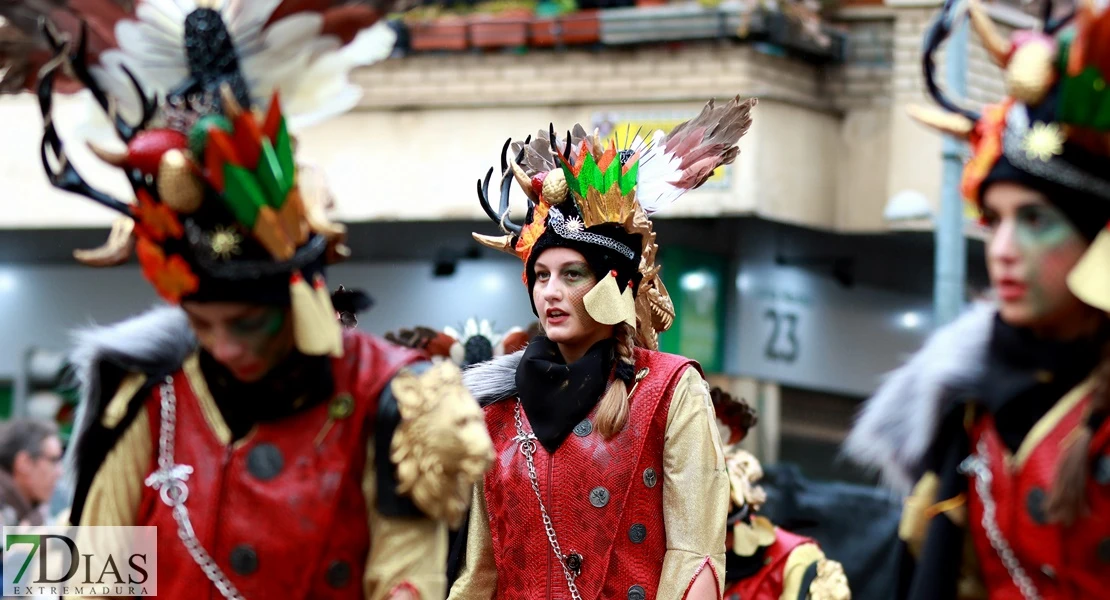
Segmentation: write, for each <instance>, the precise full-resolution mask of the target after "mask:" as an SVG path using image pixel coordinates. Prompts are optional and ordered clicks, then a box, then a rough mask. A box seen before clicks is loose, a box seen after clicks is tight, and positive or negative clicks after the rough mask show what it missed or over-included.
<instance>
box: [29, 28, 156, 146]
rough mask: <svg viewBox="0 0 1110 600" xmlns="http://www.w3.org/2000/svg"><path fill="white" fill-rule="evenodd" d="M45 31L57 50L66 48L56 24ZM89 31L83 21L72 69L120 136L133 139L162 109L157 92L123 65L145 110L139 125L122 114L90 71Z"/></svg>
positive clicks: (48, 41)
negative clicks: (145, 87) (150, 93)
mask: <svg viewBox="0 0 1110 600" xmlns="http://www.w3.org/2000/svg"><path fill="white" fill-rule="evenodd" d="M44 33H45V34H46V40H47V43H49V44H50V47H51V48H52V49H53V50H54V52H55V53H59V52H64V51H65V44H64V42H63V41H62V40H61V39H60V38H59V36H58V35H57V33H55V32H54V31H52V27H49V26H48V27H45V28H44ZM88 33H89V27H88V24H87V23H85V22H84V21H82V22H81V34H80V35H81V37H79V38H78V40H77V49H76V51H75V52H73V53H71V54H69V56H68V59H67V60H68V62H69V66H70V69H71V70H72V72H73V75H74V77H76V78H77V80H78V81H80V82H81V84H82V85H84V86H85V87H86V88H88V90H89V92H91V93H92V96H93V98H95V99H96V103H97V104H99V105H100V108H101V109H103V110H104V112H105V114H107V115H108V118H109V119H111V120H112V122H113V125H114V126H115V128H116V133H117V134H119V137H120V139H122V140H123V141H124V142H130V141H131V139H132V138H134V137H135V134H137V133H139V132H140V131H142V130H143V129H144V128H146V126H147V125H148V124H149V123H150V121H151V119H153V118H154V115H155V111H156V110H157V109H158V99H157V96H147V95H146V93H145V92H144V91H143V87H142V85H140V84H139V80H138V79H136V78H135V74H134V73H132V72H131V70H130V69H128V68H127V66H125V65H120V68H121V69H123V73H124V75H127V79H129V80H130V81H131V85H133V86H135V93H136V94H138V96H139V103H140V106H141V107H142V111H143V112H142V116H141V117H140V118H139V122H138V123H136V124H135V125H132V124H130V123H128V122H127V120H126V119H124V118H123V117H122V116H121V115H120V114H119V111H117V110H116V105H115V100H114V99H113V98H109V97H108V95H107V94H106V93H105V92H104V89H103V88H102V87H100V84H99V83H98V82H97V81H96V79H95V78H94V77H93V76H92V72H90V71H89V62H88V39H89V36H88Z"/></svg>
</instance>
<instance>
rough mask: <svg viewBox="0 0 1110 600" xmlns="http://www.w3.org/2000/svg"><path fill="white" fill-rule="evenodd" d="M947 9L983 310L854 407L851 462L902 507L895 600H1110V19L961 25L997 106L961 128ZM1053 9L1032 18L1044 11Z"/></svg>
mask: <svg viewBox="0 0 1110 600" xmlns="http://www.w3.org/2000/svg"><path fill="white" fill-rule="evenodd" d="M957 4H958V3H957V2H955V1H949V2H947V3H946V4H945V6H944V9H943V10H942V12H941V14H940V16H939V17H938V20H937V22H936V24H935V25H934V28H933V30H932V32H931V33H930V35H929V37H928V38H927V46H926V52H927V54H926V62H925V64H926V69H927V70H926V77H927V78H928V79H929V83H930V89H931V90H932V91H933V94H934V98H936V99H937V101H938V103H940V104H941V105H942V106H944V107H945V108H946V109H947V110H948V112H942V111H933V110H927V109H918V110H916V111H915V116H917V117H918V118H919V119H920V120H922V121H924V122H925V123H926V124H929V125H932V126H934V127H937V128H938V129H941V130H942V131H945V132H947V133H950V134H955V135H960V136H963V137H967V138H969V141H970V142H971V147H972V157H971V160H970V161H969V162H968V163H967V165H966V168H965V170H964V176H963V193H964V196H965V198H966V199H967V200H969V201H971V202H973V203H975V205H976V207H977V208H978V210H979V212H980V214H981V215H982V221H983V224H984V225H985V227H986V229H987V234H988V239H987V242H986V248H987V252H986V258H987V271H988V273H989V275H990V280H991V285H992V288H993V291H994V296H995V298H994V301H993V302H991V303H986V304H980V305H978V306H976V307H974V308H972V309H971V310H969V311H968V312H967V313H965V314H964V315H963V316H961V317H960V318H959V319H958V320H956V321H955V322H954V323H952V324H949V325H947V326H945V327H943V328H941V329H940V330H938V331H937V332H935V333H934V334H933V335H932V337H931V338H930V339H929V340H928V341H927V343H926V345H925V347H924V348H923V349H922V350H921V351H920V352H919V353H918V354H917V355H915V356H914V357H913V358H911V359H910V360H909V361H908V362H907V363H906V364H905V365H904V366H903V367H901V368H900V369H898V370H897V371H895V372H894V373H893V374H892V375H891V376H890V377H889V378H888V379H887V380H886V381H885V382H884V384H883V385H882V386H881V387H880V389H879V391H878V392H877V393H876V395H875V396H874V397H873V398H872V399H870V400H869V401H868V402H867V403H866V404H865V406H864V408H863V411H862V414H861V415H860V417H859V419H858V421H857V423H856V425H855V426H854V429H853V431H852V433H851V435H850V437H849V439H848V440H847V443H846V450H847V453H848V454H849V455H850V456H852V457H854V458H855V459H856V460H857V461H858V462H860V463H862V464H864V465H867V466H872V467H876V468H878V469H879V470H881V472H882V474H883V475H884V477H885V479H886V480H887V482H889V483H891V484H893V485H895V486H897V487H898V488H900V489H901V490H903V491H908V490H909V488H910V487H911V486H912V493H911V494H910V496H909V499H908V500H907V502H906V504H905V509H904V511H903V515H902V525H901V527H900V529H899V533H900V535H901V537H902V538H903V540H904V541H905V544H906V546H905V547H906V548H907V550H908V554H909V556H910V557H912V561H911V564H910V565H908V567H909V568H907V569H905V572H906V573H907V574H910V576H909V577H907V581H906V586H905V587H906V594H907V595H908V597H909V598H912V599H913V600H935V599H937V598H991V599H997V600H1001V599H1003V598H1006V599H1009V598H1014V599H1017V598H1024V599H1026V600H1031V599H1034V598H1039V599H1064V598H1068V599H1070V598H1077V599H1078V598H1102V597H1106V590H1107V589H1108V588H1110V420H1108V419H1107V416H1108V414H1110V323H1108V319H1107V316H1106V313H1105V311H1107V310H1110V233H1108V232H1107V229H1106V226H1107V221H1108V219H1110V95H1108V93H1107V92H1106V90H1105V87H1106V81H1107V80H1108V79H1110V43H1108V42H1110V40H1108V38H1107V35H1106V32H1107V31H1108V27H1110V11H1107V10H1106V9H1105V8H1103V9H1099V8H1095V7H1094V6H1093V5H1091V4H1089V3H1083V2H1081V3H1079V6H1078V11H1077V13H1076V15H1075V19H1074V22H1073V23H1072V24H1071V25H1069V26H1068V27H1067V28H1065V27H1064V25H1065V24H1064V23H1061V22H1059V21H1052V20H1049V22H1048V23H1046V25H1045V27H1044V28H1043V30H1040V31H1036V32H1018V33H1017V34H1015V35H1014V36H1013V37H1011V38H1009V39H1007V38H1005V37H1003V36H1002V35H1001V34H1000V33H998V32H997V31H996V30H995V29H994V25H993V23H992V22H991V20H990V17H989V16H987V14H986V12H985V11H984V9H983V7H982V6H980V5H979V3H978V1H977V0H973V1H972V2H971V3H970V5H969V9H970V12H971V21H972V24H973V26H974V27H975V29H976V30H977V31H978V33H979V37H980V39H981V40H982V41H983V43H984V44H985V45H986V46H987V49H988V51H989V52H990V54H991V55H992V56H993V57H995V59H996V60H997V61H998V62H999V64H1000V66H1002V67H1003V68H1004V69H1005V70H1006V84H1007V92H1008V97H1007V98H1006V99H1005V100H1004V101H1003V102H1002V103H1000V104H996V105H990V106H987V107H985V108H984V109H983V112H982V114H976V113H973V112H971V111H968V110H966V109H961V108H960V107H959V106H957V105H956V104H955V103H953V102H951V101H950V100H949V99H947V98H946V97H945V96H944V95H943V94H942V93H940V92H939V87H938V86H937V85H936V82H935V80H934V73H933V69H932V66H933V65H934V64H935V63H934V60H933V58H934V56H935V53H936V51H937V49H938V47H939V46H940V44H941V42H942V41H943V40H944V38H945V37H946V36H947V33H948V30H949V28H950V27H951V26H952V23H953V20H954V14H955V7H956V5H957ZM1051 5H1052V3H1051V2H1049V3H1047V6H1046V13H1045V14H1051V9H1052V6H1051Z"/></svg>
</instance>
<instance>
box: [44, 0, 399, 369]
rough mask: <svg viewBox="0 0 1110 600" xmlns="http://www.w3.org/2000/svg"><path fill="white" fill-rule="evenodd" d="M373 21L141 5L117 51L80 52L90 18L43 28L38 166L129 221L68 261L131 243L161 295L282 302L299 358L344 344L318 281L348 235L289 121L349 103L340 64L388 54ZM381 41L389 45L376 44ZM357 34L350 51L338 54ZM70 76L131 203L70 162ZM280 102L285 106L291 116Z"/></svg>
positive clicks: (211, 0) (300, 12)
mask: <svg viewBox="0 0 1110 600" xmlns="http://www.w3.org/2000/svg"><path fill="white" fill-rule="evenodd" d="M336 11H339V12H338V13H337V12H336ZM380 14H381V13H380V12H378V11H377V10H375V9H373V8H371V7H368V6H353V5H352V6H345V7H342V8H341V9H340V8H339V7H336V8H333V7H332V5H331V3H330V2H323V3H314V4H312V5H306V4H305V3H296V2H290V3H286V2H259V3H253V2H252V3H243V2H232V1H230V0H197V1H196V2H194V1H193V0H187V1H184V2H167V1H166V0H139V2H137V3H136V6H135V7H134V12H133V13H130V14H128V15H126V16H125V17H124V18H121V19H120V20H119V22H118V23H117V24H116V36H115V37H116V38H118V40H119V46H118V47H117V48H113V49H110V50H106V51H102V52H100V53H99V54H98V55H92V54H90V53H89V52H88V47H87V40H88V39H89V36H88V30H87V29H88V28H87V27H84V26H83V27H81V29H80V31H79V32H78V33H77V34H76V35H71V34H64V33H59V31H58V30H57V29H56V28H55V27H54V26H53V25H52V24H49V22H48V24H47V26H46V27H45V28H44V34H45V39H46V40H47V43H48V45H49V47H50V48H51V50H52V51H53V54H54V58H53V60H51V61H50V62H49V63H48V64H47V66H46V67H45V68H44V69H43V70H42V72H41V74H40V78H39V81H38V83H37V93H38V98H39V103H40V106H41V109H42V114H43V118H44V121H45V123H44V126H45V130H44V136H43V142H42V159H43V165H44V167H45V168H46V171H47V174H48V177H49V179H50V181H51V183H52V184H54V185H55V186H57V187H59V188H61V189H64V190H67V191H70V192H73V193H76V194H79V195H83V196H85V197H87V198H89V199H92V200H94V201H96V202H98V203H100V204H102V205H103V206H106V207H108V208H111V209H113V210H115V211H117V212H118V213H120V214H121V215H123V216H122V218H120V219H119V220H117V222H116V224H115V226H114V227H113V231H112V234H111V236H110V238H109V241H108V243H107V244H106V245H105V246H104V247H102V248H98V249H95V250H86V251H79V252H77V253H75V254H76V256H77V258H78V259H79V260H81V261H82V262H84V263H86V264H90V265H94V266H110V265H115V264H121V263H123V262H126V261H127V260H128V259H129V257H130V255H131V253H132V252H134V254H135V255H136V256H137V258H138V261H139V264H140V265H141V267H142V271H143V274H144V275H145V276H146V278H147V279H148V280H149V281H150V282H151V284H152V285H153V286H154V288H155V290H156V291H157V292H158V294H159V295H160V296H161V297H162V298H163V299H165V300H166V301H167V302H169V303H174V304H176V303H179V302H183V301H196V302H211V301H224V302H246V303H257V304H274V305H290V306H291V307H292V309H293V319H294V325H295V327H294V331H295V334H296V338H297V345H298V348H299V349H300V350H301V351H302V352H304V353H306V354H312V355H322V354H338V353H340V352H341V349H340V335H339V325H338V323H337V321H336V319H335V311H334V309H333V306H332V303H331V300H330V294H329V293H328V291H327V289H326V286H325V283H324V277H323V274H324V268H325V266H326V265H327V264H330V263H332V262H335V261H337V260H340V259H342V258H343V257H345V256H346V255H347V254H348V251H347V249H346V246H345V245H344V237H345V229H344V228H343V227H342V226H341V225H338V224H333V223H331V222H329V221H328V220H327V218H326V217H325V216H324V207H325V205H326V203H327V201H328V199H329V197H328V193H327V189H326V187H325V186H324V185H323V184H322V183H321V182H320V181H319V177H317V176H315V175H314V174H313V173H312V172H311V170H308V169H304V168H301V167H299V166H298V164H297V160H296V156H295V141H294V138H293V136H292V134H291V131H290V128H291V123H290V121H291V120H292V119H300V120H301V122H305V121H306V120H307V121H313V120H319V119H321V118H325V117H327V116H331V115H334V114H338V113H339V112H342V111H343V110H346V109H347V108H350V106H351V105H353V102H354V101H357V94H355V95H354V96H353V97H352V96H351V94H350V93H346V92H350V91H351V89H352V88H351V86H349V85H346V84H347V83H348V82H347V80H346V74H347V70H349V68H353V67H354V66H357V65H358V64H364V63H365V62H367V61H368V60H371V59H370V58H369V57H368V56H367V55H366V53H367V52H369V53H370V54H378V55H384V53H383V52H382V49H383V48H384V50H385V53H387V52H388V49H389V47H391V42H392V39H393V34H392V33H391V32H390V31H389V30H388V29H385V30H382V29H379V28H376V27H375V28H371V27H370V26H371V25H373V23H374V22H375V21H376V20H377V18H378V16H379V15H380ZM329 16H330V17H331V18H332V21H331V22H330V24H329V21H328V17H329ZM336 17H343V19H344V23H345V25H344V27H342V28H337V27H336V24H335V18H336ZM294 25H295V26H296V27H294ZM381 27H385V26H384V25H382V26H381ZM294 30H295V35H294V34H293V33H292V32H294ZM367 36H369V37H367ZM380 37H384V38H387V41H384V42H379V43H378V44H377V45H376V46H375V44H374V43H372V42H373V40H374V39H377V38H380ZM355 38H358V39H359V41H358V44H352V46H357V47H358V50H359V51H360V52H362V55H361V58H357V59H356V58H353V55H352V54H351V53H352V52H355V51H354V50H350V51H348V52H347V53H342V52H340V51H341V50H344V46H345V45H346V44H348V43H349V42H354V41H355ZM309 48H316V50H314V51H311V52H310V51H308V49H309ZM380 57H381V56H378V58H380ZM90 60H92V61H94V62H92V63H90ZM338 65H343V66H344V67H345V68H341V69H337V68H336V67H337V66H338ZM66 75H70V76H73V77H75V78H76V79H77V80H78V81H79V82H80V83H81V84H82V85H83V87H85V88H87V89H88V90H89V91H90V92H91V93H92V94H91V95H92V97H93V98H94V99H95V100H96V102H97V103H98V104H99V105H100V107H101V109H102V110H103V111H104V113H105V114H107V115H108V117H109V119H110V120H111V121H112V124H113V126H114V129H115V133H116V135H117V136H118V138H119V139H120V141H121V142H122V143H123V145H124V149H123V150H122V151H119V152H116V151H109V150H104V149H102V148H98V147H92V149H93V151H94V153H95V154H96V155H97V156H98V157H99V158H100V159H101V160H103V161H105V162H107V163H109V164H112V165H114V166H116V167H118V168H120V169H121V170H122V171H123V172H124V173H125V174H126V176H127V178H128V181H129V182H130V184H131V187H132V190H133V192H134V198H133V199H132V200H131V201H123V200H120V199H117V198H113V197H112V196H110V195H108V194H106V193H104V192H101V191H100V190H97V189H96V188H95V187H93V186H92V185H90V184H89V183H87V182H86V181H85V179H84V178H83V177H82V176H81V175H80V173H78V171H77V170H76V169H75V168H74V165H73V164H72V162H71V161H70V160H69V159H68V157H67V155H66V148H65V145H64V143H63V140H62V137H61V135H60V134H59V132H58V130H57V128H56V127H55V124H54V121H53V119H52V109H53V101H54V93H55V87H56V85H58V84H59V83H60V80H61V79H63V78H64V77H65V76H66ZM325 75H326V76H330V77H331V79H326V78H325V79H320V77H324V76H325ZM308 79H311V80H312V81H313V82H314V84H313V85H315V84H323V83H326V84H328V85H332V86H333V87H331V88H330V89H331V90H332V92H339V91H344V93H332V94H329V95H328V97H327V98H325V99H317V98H316V97H315V94H316V93H317V92H316V91H314V90H313V89H309V88H308V87H307V86H302V85H300V84H301V82H302V81H303V80H308ZM354 89H357V86H356V87H355V88H354ZM290 97H291V98H292V101H293V103H294V104H296V105H298V108H297V110H296V112H294V113H290V112H288V111H287V110H285V106H286V105H287V102H286V101H285V100H288V99H289V98H290ZM337 99H338V100H337ZM90 146H91V144H90Z"/></svg>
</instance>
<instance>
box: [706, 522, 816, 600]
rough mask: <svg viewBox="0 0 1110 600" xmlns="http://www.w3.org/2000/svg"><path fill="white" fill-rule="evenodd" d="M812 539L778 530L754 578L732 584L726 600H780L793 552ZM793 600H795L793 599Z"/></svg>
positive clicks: (727, 591)
mask: <svg viewBox="0 0 1110 600" xmlns="http://www.w3.org/2000/svg"><path fill="white" fill-rule="evenodd" d="M810 543H813V540H811V539H810V538H807V537H803V536H800V535H795V534H793V533H790V532H789V531H783V530H782V529H779V528H778V527H776V528H775V542H774V543H773V544H771V545H770V546H768V547H767V550H766V551H765V552H764V555H763V556H764V564H763V568H762V569H760V570H759V571H758V572H757V573H755V574H754V575H752V576H751V577H745V578H744V579H741V580H740V581H737V582H735V583H731V584H729V585H728V587H727V588H726V589H725V600H780V598H782V592H783V583H784V579H785V576H786V562H787V560H788V559H789V558H790V553H791V552H793V551H794V549H795V548H797V547H798V546H801V545H802V544H810ZM791 600H793V599H791Z"/></svg>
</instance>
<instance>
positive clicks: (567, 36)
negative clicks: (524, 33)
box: [528, 0, 601, 46]
mask: <svg viewBox="0 0 1110 600" xmlns="http://www.w3.org/2000/svg"><path fill="white" fill-rule="evenodd" d="M528 33H529V36H530V39H531V45H533V46H575V45H587V44H595V43H597V42H599V41H600V40H601V19H599V18H598V11H597V10H578V4H577V2H576V1H575V0H560V1H549V2H541V3H540V5H539V7H538V8H537V10H536V18H535V19H533V20H532V23H531V24H530V26H529V30H528Z"/></svg>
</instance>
